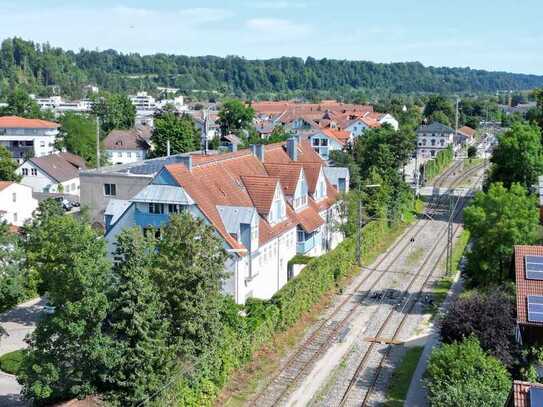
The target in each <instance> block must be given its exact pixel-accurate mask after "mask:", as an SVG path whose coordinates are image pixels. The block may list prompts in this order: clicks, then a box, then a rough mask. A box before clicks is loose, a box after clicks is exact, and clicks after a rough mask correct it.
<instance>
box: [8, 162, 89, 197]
mask: <svg viewBox="0 0 543 407" xmlns="http://www.w3.org/2000/svg"><path fill="white" fill-rule="evenodd" d="M85 168H86V166H85V161H84V160H83V159H82V158H81V157H79V156H77V155H75V154H71V153H66V152H63V153H55V154H50V155H47V156H43V157H34V158H29V159H28V160H26V161H25V162H24V163H23V164H21V165H20V166H19V168H17V173H18V174H19V175H21V176H22V177H23V178H22V179H21V184H23V185H26V186H29V187H30V188H32V190H33V191H34V192H59V193H65V194H70V195H79V171H80V170H82V169H85Z"/></svg>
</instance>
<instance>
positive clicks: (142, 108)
mask: <svg viewBox="0 0 543 407" xmlns="http://www.w3.org/2000/svg"><path fill="white" fill-rule="evenodd" d="M128 98H129V99H130V101H131V102H132V104H133V105H134V107H135V108H136V115H138V114H141V113H144V112H152V113H154V111H155V110H156V108H157V104H156V100H155V98H154V97H152V96H151V95H148V94H147V92H138V93H137V94H136V95H130V96H128Z"/></svg>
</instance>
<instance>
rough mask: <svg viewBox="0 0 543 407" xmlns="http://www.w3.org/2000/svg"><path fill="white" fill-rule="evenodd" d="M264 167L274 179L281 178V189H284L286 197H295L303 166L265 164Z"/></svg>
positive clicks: (294, 164)
mask: <svg viewBox="0 0 543 407" xmlns="http://www.w3.org/2000/svg"><path fill="white" fill-rule="evenodd" d="M264 167H265V168H266V171H267V173H268V174H270V175H271V176H272V177H277V178H279V180H280V182H281V187H283V193H284V194H285V195H286V196H293V195H294V193H295V192H296V186H297V185H298V180H299V179H300V172H301V171H302V168H303V167H302V164H296V163H290V164H285V163H267V162H265V163H264Z"/></svg>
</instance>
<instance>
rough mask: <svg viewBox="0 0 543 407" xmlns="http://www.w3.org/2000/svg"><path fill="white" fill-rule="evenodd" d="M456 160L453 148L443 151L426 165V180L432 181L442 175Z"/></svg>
mask: <svg viewBox="0 0 543 407" xmlns="http://www.w3.org/2000/svg"><path fill="white" fill-rule="evenodd" d="M453 159H454V153H453V150H452V148H451V147H448V148H446V149H445V150H441V151H439V152H438V153H437V154H436V157H435V158H434V159H432V160H430V161H428V162H426V164H425V165H424V178H425V180H426V181H430V180H431V179H432V178H434V177H435V176H436V175H438V174H439V173H441V171H443V170H444V169H445V167H447V166H448V165H449V164H450V163H451V162H452V160H453Z"/></svg>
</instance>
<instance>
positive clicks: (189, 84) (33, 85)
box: [0, 38, 543, 97]
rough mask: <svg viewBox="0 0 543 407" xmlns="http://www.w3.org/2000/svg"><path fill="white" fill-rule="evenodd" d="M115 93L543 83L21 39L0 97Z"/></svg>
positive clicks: (5, 56)
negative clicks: (10, 92)
mask: <svg viewBox="0 0 543 407" xmlns="http://www.w3.org/2000/svg"><path fill="white" fill-rule="evenodd" d="M89 83H92V84H97V85H98V86H99V87H100V88H102V89H104V90H110V91H129V92H133V91H135V90H145V89H152V88H154V87H155V86H170V87H175V88H180V89H181V90H183V91H219V92H220V93H222V94H234V95H238V96H251V97H254V96H255V95H266V94H269V95H272V94H283V95H285V94H296V93H297V92H298V93H305V94H306V93H308V92H309V93H311V92H313V93H314V94H319V93H321V94H323V93H328V94H334V93H338V94H341V93H353V92H361V93H364V94H375V93H376V92H391V93H418V92H439V93H452V92H461V93H466V92H494V91H496V90H510V89H511V90H524V89H531V88H534V87H541V86H543V76H537V75H524V74H512V73H505V72H488V71H482V70H474V69H469V68H433V67H425V66H423V65H422V64H420V63H418V62H408V63H391V64H377V63H373V62H366V61H342V60H329V59H320V60H317V59H314V58H307V59H306V60H305V61H304V60H303V59H301V58H290V57H284V58H277V59H268V60H247V59H243V58H240V57H226V58H220V57H214V56H202V57H188V56H181V55H166V54H155V55H146V56H141V55H139V54H122V53H119V52H116V51H113V50H108V51H87V50H81V51H79V52H72V51H64V50H62V49H60V48H54V47H51V46H50V45H48V44H44V45H40V44H36V43H33V42H29V41H24V40H21V39H18V38H14V39H6V40H4V41H3V42H2V46H1V49H0V91H2V94H5V92H6V90H7V89H8V88H9V87H12V86H13V85H15V84H22V85H24V86H25V87H26V88H27V90H28V91H31V92H35V93H38V94H46V93H48V92H51V88H52V85H57V86H59V87H60V89H61V93H62V94H64V95H67V96H72V97H77V96H79V95H80V93H81V89H82V86H83V85H86V84H89Z"/></svg>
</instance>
